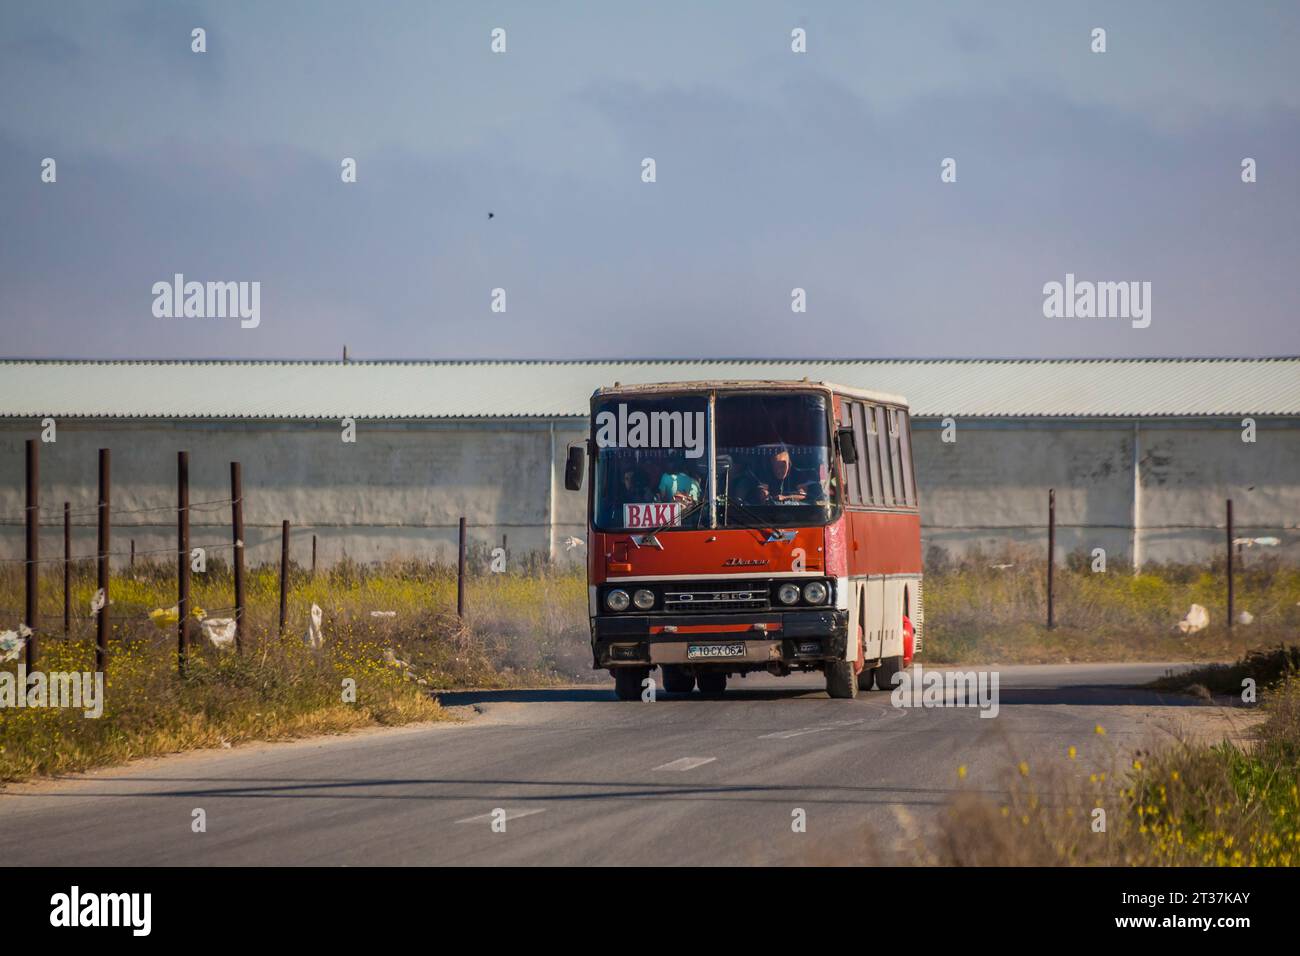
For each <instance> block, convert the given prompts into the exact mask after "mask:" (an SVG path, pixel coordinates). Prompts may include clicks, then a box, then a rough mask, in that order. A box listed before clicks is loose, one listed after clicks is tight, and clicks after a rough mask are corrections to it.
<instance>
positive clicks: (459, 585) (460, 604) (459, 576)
mask: <svg viewBox="0 0 1300 956" xmlns="http://www.w3.org/2000/svg"><path fill="white" fill-rule="evenodd" d="M456 614H457V616H458V617H464V616H465V519H464V518H461V519H460V541H459V544H458V545H457V555H456Z"/></svg>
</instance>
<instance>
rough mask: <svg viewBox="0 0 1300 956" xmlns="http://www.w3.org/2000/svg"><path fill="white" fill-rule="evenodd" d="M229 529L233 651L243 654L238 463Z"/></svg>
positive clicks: (232, 471) (232, 476)
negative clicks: (232, 600) (233, 630)
mask: <svg viewBox="0 0 1300 956" xmlns="http://www.w3.org/2000/svg"><path fill="white" fill-rule="evenodd" d="M230 527H231V535H232V538H233V541H232V544H233V545H234V548H233V550H232V552H231V556H230V563H231V565H232V568H233V572H234V577H235V650H236V652H237V653H240V654H242V653H243V652H244V636H245V635H244V478H243V472H242V469H241V468H240V465H239V462H237V461H232V462H231V463H230Z"/></svg>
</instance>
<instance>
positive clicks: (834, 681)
mask: <svg viewBox="0 0 1300 956" xmlns="http://www.w3.org/2000/svg"><path fill="white" fill-rule="evenodd" d="M825 670H826V693H827V694H829V695H830V696H831V697H837V698H841V699H844V700H852V699H853V698H854V697H857V696H858V675H857V674H855V673H853V661H827V662H826V668H825Z"/></svg>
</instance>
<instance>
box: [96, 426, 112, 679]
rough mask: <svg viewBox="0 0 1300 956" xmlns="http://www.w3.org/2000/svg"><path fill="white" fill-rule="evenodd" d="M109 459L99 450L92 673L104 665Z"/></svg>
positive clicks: (110, 486)
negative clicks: (97, 600) (100, 599)
mask: <svg viewBox="0 0 1300 956" xmlns="http://www.w3.org/2000/svg"><path fill="white" fill-rule="evenodd" d="M111 478H112V475H111V458H110V455H109V450H108V449H107V448H101V449H100V450H99V553H98V555H97V556H96V559H95V568H96V573H97V579H98V584H99V589H100V591H102V592H103V595H104V604H103V606H102V607H101V608H100V609H99V611H98V612H96V614H95V670H97V671H100V672H103V671H104V670H105V668H106V667H107V665H108V625H109V618H108V615H109V611H108V606H109V605H108V593H109V571H110V568H109V566H108V561H109V558H108V552H109V537H110V533H111V525H110V521H109V518H110V502H111V500H112V481H111Z"/></svg>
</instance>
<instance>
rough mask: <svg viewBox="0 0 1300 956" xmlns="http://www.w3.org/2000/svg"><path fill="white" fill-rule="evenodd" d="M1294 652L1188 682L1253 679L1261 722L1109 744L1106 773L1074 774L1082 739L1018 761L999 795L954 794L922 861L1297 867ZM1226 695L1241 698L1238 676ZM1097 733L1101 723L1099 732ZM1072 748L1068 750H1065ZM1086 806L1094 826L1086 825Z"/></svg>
mask: <svg viewBox="0 0 1300 956" xmlns="http://www.w3.org/2000/svg"><path fill="white" fill-rule="evenodd" d="M1297 661H1300V647H1296V646H1291V647H1288V648H1281V649H1278V650H1276V651H1269V652H1263V653H1258V654H1251V655H1249V656H1248V657H1247V658H1246V659H1244V660H1243V661H1241V662H1240V663H1239V664H1237V665H1234V666H1233V668H1230V669H1229V668H1216V669H1214V671H1213V672H1212V673H1200V674H1194V675H1191V677H1190V678H1188V683H1189V686H1190V685H1196V684H1200V685H1202V686H1204V685H1205V684H1207V683H1214V682H1215V681H1216V680H1219V679H1221V678H1222V679H1224V680H1225V683H1224V685H1223V686H1224V687H1225V688H1226V687H1227V686H1229V685H1228V683H1227V682H1226V681H1227V678H1228V675H1229V674H1231V675H1233V676H1235V675H1237V674H1246V675H1248V676H1256V677H1257V678H1258V679H1259V680H1260V685H1259V686H1260V687H1261V688H1262V691H1263V698H1262V699H1263V703H1262V705H1261V710H1262V715H1263V720H1262V721H1260V722H1258V723H1257V724H1256V725H1255V726H1254V728H1253V729H1252V730H1251V731H1250V734H1249V736H1248V738H1247V739H1246V740H1245V741H1243V742H1240V743H1233V742H1222V743H1205V742H1198V741H1195V740H1185V741H1181V742H1179V743H1176V744H1174V745H1171V746H1166V747H1162V748H1161V749H1159V750H1157V751H1155V752H1152V753H1145V754H1143V753H1139V754H1137V755H1136V756H1132V755H1127V756H1124V755H1122V751H1119V750H1117V749H1116V750H1111V752H1110V754H1109V756H1110V758H1111V761H1112V764H1113V766H1112V769H1110V770H1109V771H1107V770H1098V769H1096V767H1095V765H1093V766H1092V767H1091V768H1090V769H1078V768H1079V766H1080V764H1081V763H1082V757H1083V756H1084V751H1085V749H1087V750H1100V749H1102V748H1103V747H1104V746H1105V745H1104V744H1103V741H1104V740H1105V737H1104V735H1103V734H1101V733H1098V734H1097V735H1096V738H1095V740H1094V741H1081V742H1080V746H1079V748H1078V750H1079V753H1078V755H1077V756H1078V758H1079V762H1078V763H1076V754H1074V753H1072V752H1067V753H1066V754H1062V755H1061V758H1060V760H1059V761H1058V762H1057V764H1056V765H1054V766H1051V767H1033V768H1031V767H1029V766H1028V765H1025V764H1021V765H1020V766H1019V767H1018V768H1017V769H1016V770H1015V771H1012V772H1010V773H1009V776H1010V777H1011V779H1012V782H1011V784H1010V785H1009V787H1008V792H1007V796H1006V797H1005V798H1003V799H1000V800H998V799H991V798H989V797H988V796H987V795H984V794H977V793H963V794H962V795H961V796H960V797H959V798H958V799H957V800H956V801H955V802H954V803H953V805H952V806H951V808H950V809H949V811H948V813H947V814H946V816H945V817H944V819H943V822H942V833H941V838H940V840H939V842H938V848H937V850H935V851H934V852H932V853H930V854H929V856H928V859H929V861H930V862H935V863H943V864H957V865H990V866H993V865H1010V866H1044V865H1048V866H1050V865H1060V864H1085V865H1093V864H1100V865H1126V866H1170V865H1175V866H1184V865H1190V866H1295V865H1297V864H1300V791H1298V790H1297V784H1298V783H1300V680H1297V679H1296V676H1295V664H1296V662H1297ZM1236 691H1237V692H1238V693H1240V691H1241V687H1240V684H1239V683H1238V684H1237V685H1236ZM1102 729H1103V730H1104V728H1102ZM1072 749H1073V748H1072ZM1097 808H1101V809H1102V810H1104V811H1105V814H1106V816H1105V823H1106V828H1105V831H1104V832H1098V831H1096V830H1095V829H1094V827H1095V825H1096V821H1097V819H1098V816H1097V812H1096V811H1097Z"/></svg>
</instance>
